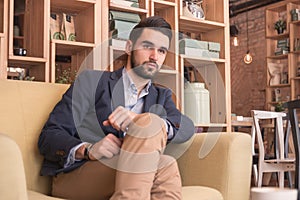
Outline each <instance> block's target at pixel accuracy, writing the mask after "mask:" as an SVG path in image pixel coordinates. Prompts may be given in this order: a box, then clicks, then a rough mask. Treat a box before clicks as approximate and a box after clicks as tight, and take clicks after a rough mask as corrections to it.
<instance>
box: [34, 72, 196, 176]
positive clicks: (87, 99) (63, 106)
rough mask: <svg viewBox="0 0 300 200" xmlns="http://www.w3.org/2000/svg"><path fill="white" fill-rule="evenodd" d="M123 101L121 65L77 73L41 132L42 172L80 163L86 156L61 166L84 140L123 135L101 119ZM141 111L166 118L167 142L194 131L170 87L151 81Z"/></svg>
mask: <svg viewBox="0 0 300 200" xmlns="http://www.w3.org/2000/svg"><path fill="white" fill-rule="evenodd" d="M124 101H125V100H124V86H123V80H122V69H119V70H117V71H114V72H108V71H95V70H85V71H83V72H82V73H80V75H79V76H78V77H77V79H76V81H75V82H74V84H72V85H71V86H70V88H69V89H68V90H67V91H66V93H65V94H64V95H63V97H62V99H61V101H60V102H58V103H57V105H56V106H55V107H54V109H53V111H52V112H51V113H50V116H49V119H48V121H47V122H46V124H45V126H44V127H43V129H42V132H41V134H40V137H39V141H38V147H39V150H40V153H41V154H42V155H43V156H44V162H43V165H42V169H41V174H42V175H55V174H57V173H60V172H68V171H70V170H73V169H75V168H77V167H79V166H81V165H82V164H83V163H84V162H85V160H82V161H80V162H76V163H75V164H73V165H71V166H70V167H67V168H64V164H65V163H66V159H67V157H68V154H69V152H70V150H71V149H72V148H73V147H74V146H76V145H78V144H80V143H82V142H83V141H84V142H90V143H95V142H97V141H99V140H101V139H102V138H103V137H104V136H105V135H107V134H109V133H113V134H114V135H116V136H117V137H122V136H123V133H121V132H119V131H117V130H115V129H114V128H113V127H111V126H103V124H102V123H103V121H104V120H106V119H107V118H108V116H109V115H110V114H111V113H112V111H113V110H114V109H115V108H116V107H118V106H120V105H121V106H124V105H125V103H124ZM143 112H151V113H155V114H157V115H159V116H160V117H161V118H163V119H165V120H168V122H169V123H170V124H171V126H172V127H173V135H174V137H173V138H172V139H171V140H170V141H169V142H172V143H182V142H185V141H187V140H188V139H189V138H190V137H191V136H192V135H193V134H194V124H193V122H192V121H191V120H190V119H189V118H188V117H186V116H185V115H182V114H181V113H180V111H179V110H178V109H177V108H176V106H175V104H174V102H173V101H172V92H171V90H170V89H166V88H162V87H157V86H155V85H154V84H152V85H151V86H150V88H149V94H148V95H147V96H146V97H145V100H144V108H143Z"/></svg>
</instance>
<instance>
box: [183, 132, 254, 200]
mask: <svg viewBox="0 0 300 200" xmlns="http://www.w3.org/2000/svg"><path fill="white" fill-rule="evenodd" d="M191 140H192V141H191V145H190V146H189V148H188V149H187V150H186V151H185V152H184V154H183V155H182V156H181V157H180V158H179V159H178V166H179V170H180V173H181V176H182V184H183V186H192V185H200V186H207V187H212V188H215V189H217V190H219V191H220V192H221V193H222V195H223V197H224V200H240V199H249V194H250V182H251V165H252V155H251V137H250V135H248V134H246V133H201V134H195V136H194V137H193V138H192V139H191ZM211 147H212V148H211Z"/></svg>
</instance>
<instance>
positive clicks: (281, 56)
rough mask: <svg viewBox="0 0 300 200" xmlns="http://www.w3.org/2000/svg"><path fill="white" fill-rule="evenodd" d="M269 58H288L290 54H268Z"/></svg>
mask: <svg viewBox="0 0 300 200" xmlns="http://www.w3.org/2000/svg"><path fill="white" fill-rule="evenodd" d="M267 58H268V59H278V60H279V59H287V58H288V54H282V55H277V56H267Z"/></svg>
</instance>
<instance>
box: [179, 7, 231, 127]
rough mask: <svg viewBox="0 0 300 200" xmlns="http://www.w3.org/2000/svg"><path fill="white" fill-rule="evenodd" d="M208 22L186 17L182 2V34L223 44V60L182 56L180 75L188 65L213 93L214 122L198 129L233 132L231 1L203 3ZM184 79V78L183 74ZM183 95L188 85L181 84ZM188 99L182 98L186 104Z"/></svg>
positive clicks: (211, 100)
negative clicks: (230, 38)
mask: <svg viewBox="0 0 300 200" xmlns="http://www.w3.org/2000/svg"><path fill="white" fill-rule="evenodd" d="M202 5H203V10H204V13H205V20H203V19H195V18H190V17H187V16H184V15H183V10H182V8H183V7H182V6H183V5H182V2H180V7H179V8H180V9H179V31H180V32H183V33H186V32H188V33H192V34H193V35H197V37H198V38H200V40H203V41H210V42H217V43H220V46H221V51H220V56H219V58H207V57H201V56H200V57H198V56H197V57H194V56H186V55H183V54H181V55H180V56H179V58H180V67H181V69H180V73H181V74H182V73H183V70H184V69H183V68H184V67H185V66H187V67H192V68H193V69H194V72H196V75H195V76H196V77H197V81H200V82H204V83H205V87H206V89H208V91H209V94H210V108H211V109H210V110H211V112H210V118H211V119H210V121H211V122H210V123H209V124H198V125H197V124H196V126H199V127H204V128H206V129H209V128H217V127H219V128H221V129H224V128H225V129H226V130H227V131H229V130H231V127H230V124H231V97H230V56H229V52H230V47H229V43H228V41H229V35H228V34H229V29H228V24H229V23H228V20H229V16H228V13H229V8H228V2H227V1H218V2H217V1H203V4H202ZM182 76H183V75H182ZM181 91H182V93H181V95H182V96H183V91H184V82H183V81H181ZM184 101H185V99H184V98H182V102H183V104H184Z"/></svg>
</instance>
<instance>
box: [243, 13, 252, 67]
mask: <svg viewBox="0 0 300 200" xmlns="http://www.w3.org/2000/svg"><path fill="white" fill-rule="evenodd" d="M246 20H247V21H246V22H247V53H246V55H245V56H244V63H246V64H250V63H252V56H251V54H250V50H249V44H248V40H249V39H248V12H246Z"/></svg>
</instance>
